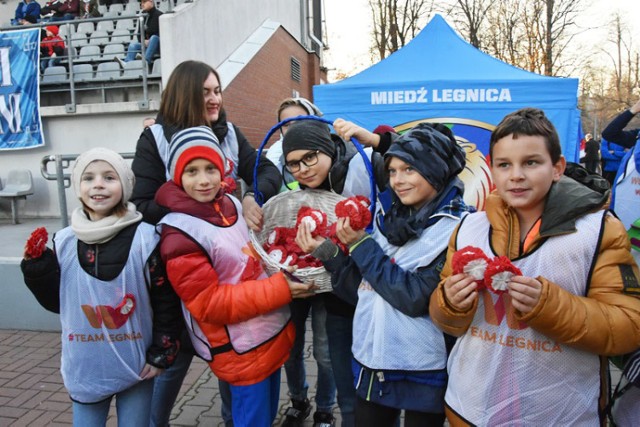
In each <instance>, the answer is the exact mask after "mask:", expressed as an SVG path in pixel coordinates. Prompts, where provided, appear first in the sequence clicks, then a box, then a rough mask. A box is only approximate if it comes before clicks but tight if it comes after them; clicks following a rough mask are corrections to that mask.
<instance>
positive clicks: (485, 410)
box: [445, 211, 605, 426]
mask: <svg viewBox="0 0 640 427" xmlns="http://www.w3.org/2000/svg"><path fill="white" fill-rule="evenodd" d="M604 215H605V213H604V211H602V212H596V213H592V214H587V215H585V216H583V217H582V218H580V219H578V221H577V222H576V228H577V232H575V233H571V234H566V235H562V236H556V237H552V238H549V239H547V240H546V241H545V242H544V243H543V244H542V245H541V246H540V247H539V248H537V249H535V250H534V251H533V252H532V253H529V254H527V255H525V256H524V257H522V258H518V259H516V260H512V262H513V264H514V265H516V266H517V267H518V268H519V269H520V270H521V271H522V273H523V275H525V276H529V277H537V276H539V275H542V276H544V277H545V278H546V279H548V280H550V281H551V282H553V283H555V284H557V285H558V286H560V287H562V288H563V289H565V290H566V291H568V292H570V293H572V294H575V295H580V296H584V295H586V294H587V290H588V283H589V273H590V271H591V268H592V266H593V263H594V262H595V259H594V254H595V253H596V249H597V247H598V241H599V238H600V235H601V232H602V228H603V227H602V223H603V216H604ZM490 233H491V231H490V223H489V221H488V219H487V216H486V213H485V212H478V213H475V214H472V215H469V216H467V217H466V218H465V220H464V221H463V223H462V224H461V226H460V229H459V232H458V236H457V242H456V246H457V248H462V247H464V246H467V245H473V246H476V247H479V248H480V249H482V250H483V251H484V252H485V253H486V254H487V256H489V257H493V256H496V255H495V254H494V253H493V251H492V249H491V245H490V240H489V238H490ZM548 304H553V301H549V302H548ZM599 369H600V363H599V359H598V356H597V355H595V354H591V353H587V352H584V351H581V350H578V349H575V348H572V347H570V346H568V345H565V344H561V343H558V342H555V341H553V340H552V339H550V338H548V337H546V336H545V335H543V334H541V333H540V332H537V331H535V330H534V329H532V328H529V327H527V326H526V325H525V324H521V323H519V322H517V321H516V320H515V318H514V309H513V307H512V306H511V299H510V297H509V296H508V295H507V294H504V295H502V296H500V297H498V296H496V295H495V294H493V293H491V292H489V291H487V290H484V291H481V292H480V293H479V301H478V308H477V310H476V313H475V316H474V319H473V322H472V323H471V325H470V326H469V329H468V330H467V332H466V333H465V334H464V335H463V336H462V337H460V338H458V340H457V342H456V345H455V346H454V348H453V350H452V352H451V355H450V357H449V363H448V370H449V384H448V387H447V392H446V396H445V401H446V403H447V405H449V406H450V407H451V408H452V409H453V410H454V411H455V412H456V413H458V414H459V415H460V416H462V418H464V419H465V420H467V421H468V422H470V423H473V424H475V425H479V426H512V425H521V426H560V425H571V426H597V425H598V423H599V418H598V397H599V395H600V372H599Z"/></svg>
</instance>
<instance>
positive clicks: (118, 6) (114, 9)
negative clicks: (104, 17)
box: [109, 3, 124, 14]
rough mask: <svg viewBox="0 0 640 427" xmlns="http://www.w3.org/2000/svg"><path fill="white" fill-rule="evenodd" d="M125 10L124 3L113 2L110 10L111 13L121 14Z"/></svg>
mask: <svg viewBox="0 0 640 427" xmlns="http://www.w3.org/2000/svg"><path fill="white" fill-rule="evenodd" d="M123 11H124V5H123V4H122V3H113V4H112V5H111V6H109V12H111V13H113V12H116V13H118V14H120V13H122V12H123Z"/></svg>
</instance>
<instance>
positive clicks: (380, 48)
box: [369, 0, 434, 59]
mask: <svg viewBox="0 0 640 427" xmlns="http://www.w3.org/2000/svg"><path fill="white" fill-rule="evenodd" d="M433 2H434V0H369V7H370V9H371V16H372V18H373V38H374V40H373V41H374V48H373V52H374V53H375V54H377V55H375V56H377V57H378V59H384V58H386V57H387V56H388V55H389V54H391V53H393V52H395V51H397V50H398V49H400V48H401V47H403V46H404V45H406V44H407V43H408V42H409V41H411V40H412V39H413V38H414V37H415V36H416V34H418V32H419V31H420V24H421V23H424V22H426V21H427V19H428V18H429V16H430V15H431V12H432V11H433Z"/></svg>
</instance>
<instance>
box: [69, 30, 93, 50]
mask: <svg viewBox="0 0 640 427" xmlns="http://www.w3.org/2000/svg"><path fill="white" fill-rule="evenodd" d="M88 44H89V39H87V35H86V34H84V33H73V34H71V45H72V46H73V47H74V48H76V49H81V48H82V47H84V46H86V45H88Z"/></svg>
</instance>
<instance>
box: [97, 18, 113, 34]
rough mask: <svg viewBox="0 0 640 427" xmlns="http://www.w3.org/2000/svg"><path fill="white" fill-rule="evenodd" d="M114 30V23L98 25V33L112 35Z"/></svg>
mask: <svg viewBox="0 0 640 427" xmlns="http://www.w3.org/2000/svg"><path fill="white" fill-rule="evenodd" d="M113 29H114V26H113V21H98V23H97V25H96V31H106V32H108V33H110V32H111V31H113Z"/></svg>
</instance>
